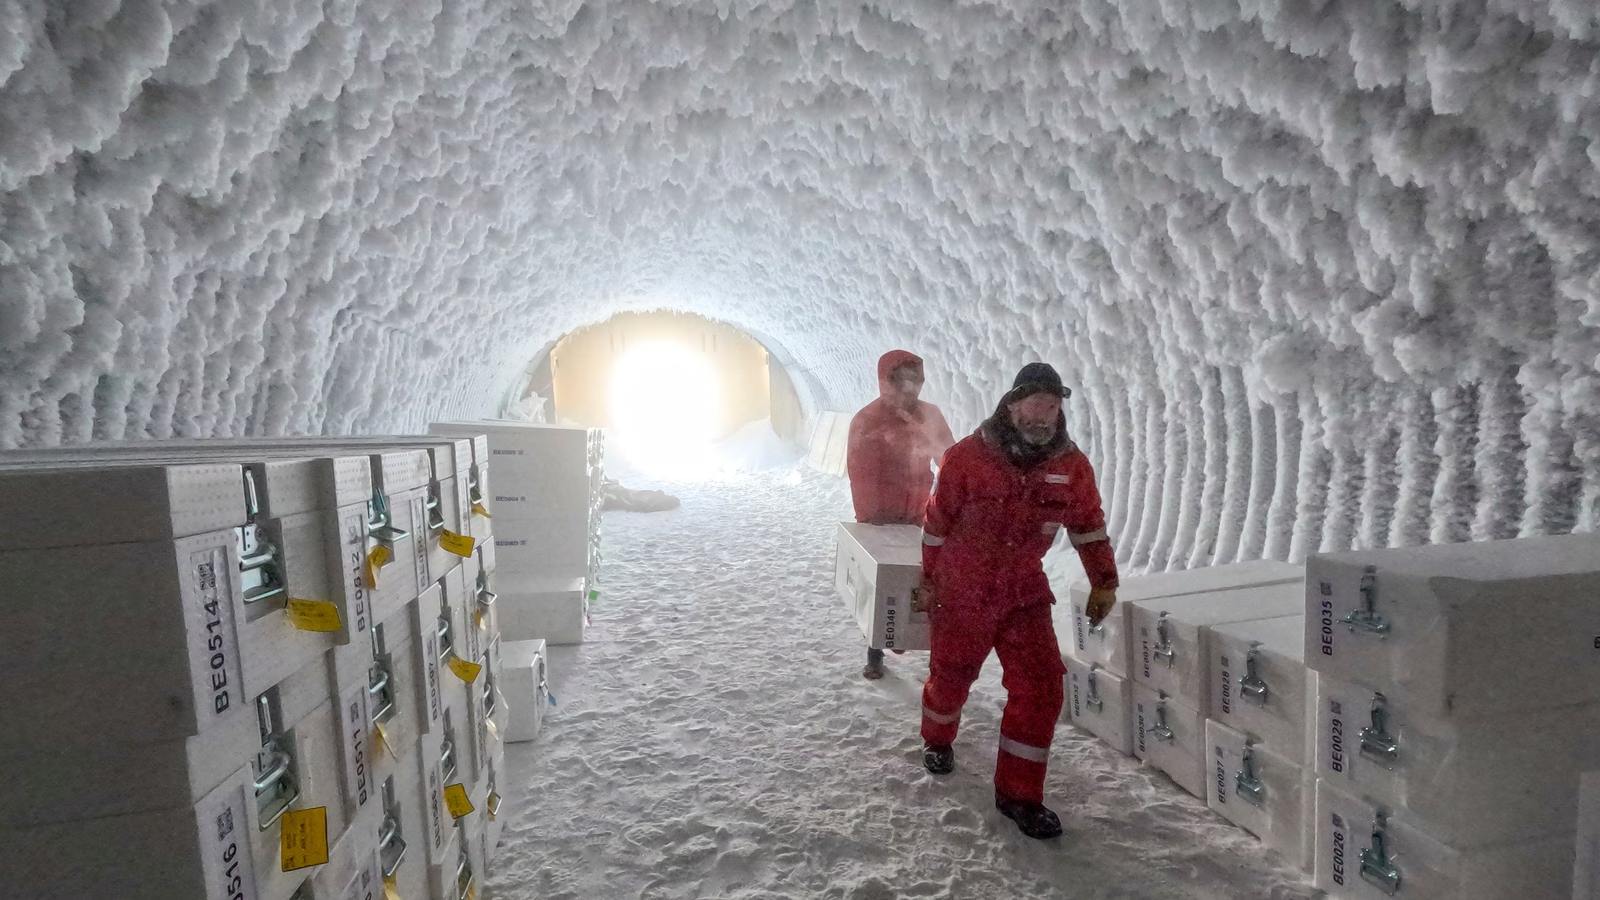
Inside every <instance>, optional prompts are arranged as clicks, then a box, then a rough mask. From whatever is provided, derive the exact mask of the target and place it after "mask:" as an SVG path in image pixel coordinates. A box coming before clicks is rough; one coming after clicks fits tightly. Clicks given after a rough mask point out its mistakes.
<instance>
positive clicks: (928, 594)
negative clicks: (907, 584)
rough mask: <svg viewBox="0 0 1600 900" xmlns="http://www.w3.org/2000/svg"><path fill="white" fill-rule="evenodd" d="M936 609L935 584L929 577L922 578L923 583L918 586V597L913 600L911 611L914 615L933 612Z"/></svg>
mask: <svg viewBox="0 0 1600 900" xmlns="http://www.w3.org/2000/svg"><path fill="white" fill-rule="evenodd" d="M933 607H934V600H933V582H932V581H931V580H929V578H928V576H926V575H924V576H922V583H921V584H919V585H918V586H917V593H916V596H915V597H913V598H912V600H911V611H912V612H914V613H927V612H932V611H933Z"/></svg>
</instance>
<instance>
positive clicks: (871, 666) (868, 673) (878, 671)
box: [861, 650, 883, 681]
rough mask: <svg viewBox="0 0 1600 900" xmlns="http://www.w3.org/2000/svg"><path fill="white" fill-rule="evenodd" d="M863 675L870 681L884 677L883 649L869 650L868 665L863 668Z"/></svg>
mask: <svg viewBox="0 0 1600 900" xmlns="http://www.w3.org/2000/svg"><path fill="white" fill-rule="evenodd" d="M861 677H862V678H866V679H868V680H870V681H877V680H878V679H879V678H882V677H883V651H882V650H868V651H867V665H866V667H865V668H863V669H862V670H861Z"/></svg>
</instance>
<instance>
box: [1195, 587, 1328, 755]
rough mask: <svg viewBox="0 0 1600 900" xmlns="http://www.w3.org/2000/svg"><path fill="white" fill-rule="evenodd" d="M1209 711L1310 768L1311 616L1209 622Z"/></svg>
mask: <svg viewBox="0 0 1600 900" xmlns="http://www.w3.org/2000/svg"><path fill="white" fill-rule="evenodd" d="M1206 632H1207V642H1206V646H1207V648H1208V651H1207V652H1208V655H1207V659H1206V676H1207V685H1208V688H1207V692H1208V693H1209V695H1210V700H1209V706H1208V714H1209V716H1210V717H1211V718H1212V719H1215V720H1216V721H1218V722H1220V723H1222V724H1223V725H1225V726H1227V727H1229V728H1232V729H1234V730H1236V731H1240V732H1243V733H1244V734H1247V735H1250V736H1251V737H1252V738H1253V739H1254V740H1255V741H1257V742H1258V743H1264V744H1266V745H1267V747H1268V748H1269V749H1271V750H1272V751H1273V752H1274V753H1277V754H1278V755H1280V756H1282V757H1284V758H1285V759H1289V760H1292V761H1293V762H1294V763H1295V765H1298V766H1304V765H1306V764H1307V763H1309V762H1310V761H1311V750H1310V747H1311V735H1312V733H1313V730H1314V724H1315V715H1314V713H1313V709H1314V708H1315V707H1316V699H1317V698H1316V684H1317V673H1316V672H1315V671H1312V670H1310V669H1307V668H1306V667H1305V655H1304V646H1305V641H1304V636H1305V616H1298V615H1296V616H1281V617H1279V618H1275V619H1257V620H1254V621H1247V622H1230V623H1225V624H1219V625H1208V626H1206Z"/></svg>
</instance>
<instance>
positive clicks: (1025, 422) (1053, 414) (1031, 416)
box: [1006, 394, 1061, 447]
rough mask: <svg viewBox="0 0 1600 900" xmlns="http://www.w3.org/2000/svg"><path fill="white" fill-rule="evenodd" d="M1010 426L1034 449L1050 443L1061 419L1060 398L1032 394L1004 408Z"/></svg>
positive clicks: (1051, 395) (1050, 395)
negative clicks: (1008, 416) (1006, 411)
mask: <svg viewBox="0 0 1600 900" xmlns="http://www.w3.org/2000/svg"><path fill="white" fill-rule="evenodd" d="M1006 409H1007V410H1008V411H1009V412H1010V413H1011V425H1012V426H1013V427H1014V428H1016V429H1017V433H1018V434H1020V435H1022V439H1023V440H1024V441H1027V442H1028V443H1030V444H1032V445H1034V446H1035V447H1042V446H1044V445H1045V444H1048V443H1050V441H1051V440H1052V439H1054V438H1055V436H1056V425H1057V421H1058V420H1059V419H1060V417H1061V398H1060V397H1058V396H1055V395H1053V394H1033V395H1032V396H1029V397H1024V398H1023V399H1021V400H1018V401H1016V402H1015V403H1012V404H1010V405H1008V406H1007V407H1006Z"/></svg>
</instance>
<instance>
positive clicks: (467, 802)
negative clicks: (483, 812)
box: [444, 784, 473, 819]
mask: <svg viewBox="0 0 1600 900" xmlns="http://www.w3.org/2000/svg"><path fill="white" fill-rule="evenodd" d="M444 805H445V808H446V809H449V810H450V815H451V816H452V817H453V818H457V819H459V818H461V817H462V816H464V815H466V814H468V813H470V812H472V809H473V807H472V800H471V799H469V798H468V797H467V789H466V788H465V787H463V786H461V785H459V784H447V785H445V786H444Z"/></svg>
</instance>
